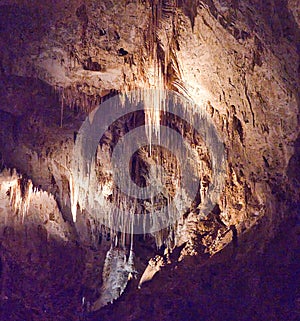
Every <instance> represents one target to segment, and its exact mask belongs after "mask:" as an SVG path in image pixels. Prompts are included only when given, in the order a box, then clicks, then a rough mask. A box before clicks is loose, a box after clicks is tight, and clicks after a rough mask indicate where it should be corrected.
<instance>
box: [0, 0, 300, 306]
mask: <svg viewBox="0 0 300 321" xmlns="http://www.w3.org/2000/svg"><path fill="white" fill-rule="evenodd" d="M299 28H300V27H299V1H292V0H291V1H290V0H289V1H285V0H282V1H280V0H272V1H269V3H268V5H267V4H266V3H265V2H262V1H233V0H226V1H223V0H222V1H221V0H214V1H210V0H205V1H188V0H182V1H175V0H174V1H173V0H170V1H169V0H168V1H161V0H156V1H139V0H136V1H114V0H107V1H106V0H105V1H100V2H99V1H84V2H82V1H77V0H76V1H72V2H68V3H56V4H53V3H51V2H50V3H42V2H38V3H32V2H30V1H28V2H27V1H25V2H24V1H14V2H11V1H4V2H3V3H2V4H1V7H0V46H1V53H0V82H1V89H0V94H1V105H0V123H1V128H0V132H1V135H0V142H1V147H0V152H1V158H0V161H1V162H0V165H1V167H2V166H3V165H4V164H5V165H6V166H8V167H11V168H14V167H15V168H17V169H18V170H19V171H20V172H21V173H23V174H27V175H28V177H30V179H31V180H32V182H33V185H34V186H39V188H40V189H42V190H44V191H45V192H42V191H39V192H36V195H39V196H38V197H40V198H41V200H40V201H39V202H40V203H44V202H45V203H47V202H50V203H51V204H52V205H51V206H53V208H55V213H56V214H57V215H59V217H60V220H59V224H58V227H57V228H61V229H62V230H63V231H68V233H70V236H69V238H68V240H69V241H70V240H71V241H70V242H71V243H72V242H77V243H78V244H80V246H82V247H83V248H84V250H83V251H84V252H85V254H86V257H85V260H86V265H87V266H86V268H85V269H83V270H82V271H84V273H83V274H84V277H83V279H82V286H83V287H84V288H85V290H86V294H85V295H84V304H83V306H84V309H86V310H89V307H87V303H86V301H90V302H94V301H96V299H99V296H100V293H102V294H103V293H104V294H105V295H104V296H105V298H107V297H109V298H110V299H116V298H117V295H115V292H114V293H113V294H112V293H109V291H108V292H105V291H106V290H107V289H106V288H105V284H104V285H103V284H102V283H103V282H102V281H101V279H102V278H103V279H105V278H104V277H103V275H104V274H105V273H101V272H102V269H103V265H104V262H105V257H106V253H110V252H108V251H109V248H110V243H114V242H115V235H113V234H110V232H109V231H108V230H107V229H102V227H101V226H99V225H98V224H97V222H95V220H93V218H91V217H90V216H89V215H88V214H87V213H86V212H85V211H83V212H82V213H81V214H80V215H78V220H77V222H76V224H74V222H73V220H72V214H71V203H72V200H71V191H72V181H71V176H72V175H71V174H72V169H71V161H72V148H73V146H74V141H75V140H76V135H77V132H78V130H79V128H80V126H81V124H82V122H83V120H84V119H85V117H86V115H87V114H88V113H89V112H90V111H91V110H94V108H95V107H96V106H98V105H99V103H100V102H102V101H104V100H105V99H108V98H109V97H111V96H113V95H115V94H116V93H117V92H122V91H130V90H133V89H136V88H142V89H143V88H156V87H160V86H163V87H164V88H167V89H170V90H174V91H176V92H178V93H179V94H181V95H183V96H184V97H186V98H188V99H189V100H191V101H193V102H196V104H198V105H200V106H201V107H203V109H205V110H206V111H207V114H208V115H209V116H210V117H211V118H212V120H213V122H214V125H215V127H216V129H217V131H218V133H219V135H220V137H221V138H222V140H223V141H224V145H225V149H226V153H227V165H226V166H227V167H226V174H225V188H224V191H223V193H222V194H221V197H220V199H219V201H218V202H217V204H215V207H214V208H213V210H212V211H211V213H209V215H208V216H206V217H205V218H203V217H201V215H199V200H198V203H197V204H196V205H195V206H194V208H193V209H192V210H190V211H189V212H188V213H186V214H185V215H184V216H183V217H182V218H181V219H180V220H179V221H178V224H177V227H176V229H174V230H172V231H171V234H172V242H169V238H168V235H170V233H169V232H170V231H163V232H162V234H161V235H160V236H161V237H160V238H159V242H156V243H157V244H159V246H161V248H160V249H156V246H155V244H154V243H155V242H154V240H153V238H151V237H149V238H148V237H146V238H145V240H142V239H139V238H138V237H136V238H135V239H134V244H135V247H136V248H135V249H134V250H135V254H136V262H135V264H136V267H135V268H136V269H137V270H138V272H139V273H140V274H142V273H143V271H144V270H146V271H145V274H144V277H142V279H141V281H140V282H141V283H143V282H144V280H148V279H152V277H153V275H154V273H156V271H157V270H159V269H160V267H159V268H157V266H156V265H155V267H154V268H153V266H152V265H151V264H150V265H149V266H148V267H147V266H146V262H147V261H149V260H150V262H152V261H151V257H155V255H156V254H157V255H160V256H159V257H161V258H162V261H164V262H165V261H166V260H168V261H170V264H163V265H162V266H164V267H162V271H164V269H166V270H167V271H169V269H171V268H173V267H174V266H173V265H172V264H177V262H178V261H182V264H181V265H180V266H184V264H185V262H189V260H190V258H189V257H190V256H196V257H197V258H199V260H200V262H201V264H202V263H203V262H204V261H206V260H207V258H208V257H211V256H213V255H214V254H216V253H218V252H220V251H221V250H223V249H224V248H225V247H226V246H228V244H230V246H232V247H234V249H236V248H238V244H239V239H240V238H243V237H244V235H247V233H251V231H253V230H254V229H258V235H257V236H253V238H256V240H253V241H250V242H248V246H247V247H244V248H243V253H240V256H246V255H247V253H248V252H251V249H252V250H253V248H256V249H257V250H259V251H260V253H263V251H264V249H265V248H266V247H267V246H268V244H269V240H270V239H272V238H273V237H274V236H275V235H276V233H277V230H278V227H279V226H280V224H281V223H282V222H284V221H285V220H289V219H290V218H291V217H295V216H296V215H297V211H298V209H299V202H300V200H299V193H298V190H299V184H300V178H299V175H298V172H299V171H298V163H299V146H298V145H299V130H300V129H299V101H300V96H299V85H300V84H299V79H300V77H299V71H300V69H299V52H300V51H299V50H300V47H299V43H300V31H299ZM152 116H153V119H152V120H153V121H154V122H155V115H152ZM152 116H151V117H152ZM151 117H150V118H151ZM138 118H139V116H137V117H136V119H134V120H131V122H130V121H128V120H127V121H124V123H121V122H119V123H118V124H117V125H116V129H112V130H111V131H110V132H109V133H108V134H107V137H105V139H104V140H105V142H106V144H107V146H110V145H111V143H112V142H113V141H116V140H117V138H118V137H119V136H120V135H121V134H122V133H123V132H125V131H126V130H125V127H126V126H127V127H128V128H127V129H132V128H133V127H134V125H135V124H137V123H138V124H139V121H140V120H139V119H138ZM176 126H177V127H176ZM175 127H176V128H178V127H179V126H178V124H177V125H175ZM193 143H195V142H193ZM195 145H197V144H195ZM196 147H198V151H197V152H199V155H200V154H201V153H202V154H201V155H202V156H203V159H204V158H206V159H207V154H208V153H207V151H206V150H203V149H201V148H202V147H201V148H200V144H199V145H198V146H195V148H196ZM203 148H204V147H203ZM146 154H147V153H146V152H145V153H144V155H146ZM154 154H155V153H154ZM141 155H143V154H142V153H141ZM141 155H139V158H138V160H137V162H140V163H138V164H140V165H139V166H140V167H142V166H144V167H146V165H145V164H147V162H150V161H149V159H148V158H147V157H146V156H145V157H144V158H143V157H142V156H141ZM166 156H168V155H167V154H165V157H166ZM166 158H167V157H166ZM170 159H171V158H170V157H169V160H170ZM206 163H207V164H209V160H208V161H207V162H206ZM141 164H142V165H141ZM102 165H104V166H105V164H100V166H102ZM210 170H211V169H210V168H209V166H207V167H205V169H203V168H202V172H203V173H202V174H203V175H202V177H203V179H202V182H201V184H202V187H201V188H202V189H201V193H202V194H201V196H202V198H203V196H204V194H205V188H206V187H207V185H208V184H209V177H210V174H211V172H210ZM140 179H141V178H140ZM15 180H17V178H16V177H15ZM141 180H142V179H141ZM105 182H107V186H108V185H109V183H110V182H109V180H107V181H105ZM73 183H74V182H73ZM1 186H3V185H1ZM22 186H23V185H18V189H14V192H13V193H11V194H10V201H11V205H13V207H14V210H15V212H16V211H19V212H20V213H21V214H22V215H21V216H22V217H23V221H24V218H26V217H27V213H28V206H29V205H28V204H29V203H27V201H23V197H22V195H23V194H24V193H23V192H22ZM33 190H34V189H33V187H32V186H30V187H28V191H33ZM26 191H27V189H26ZM46 192H48V193H50V194H51V195H50V194H47V193H46ZM26 193H27V192H26ZM4 194H5V193H4ZM4 194H3V200H4V199H5V202H8V196H5V195H4ZM34 195H35V194H34ZM46 195H49V196H46ZM26 199H27V200H28V202H30V199H29V198H26ZM31 201H32V200H31ZM40 203H38V204H40ZM73 205H74V204H73ZM5 206H6V205H5ZM74 207H75V209H76V208H77V203H76V204H75V205H74ZM10 213H13V212H10ZM47 213H48V212H47ZM48 214H49V213H48ZM11 215H13V214H11ZM43 215H46V213H42V212H41V213H39V211H38V210H37V211H36V212H35V213H34V217H36V218H37V219H38V220H41V221H44V219H45V217H44V216H43ZM62 218H63V220H62ZM25 221H26V220H25ZM50 221H51V220H50ZM18 222H19V223H20V224H21V223H22V219H21V220H20V221H18ZM5 224H6V223H3V226H4V225H5ZM4 230H5V229H3V233H4ZM46 230H47V227H46ZM5 231H6V232H5V233H8V232H7V229H6V230H5ZM5 233H4V234H5ZM59 233H62V234H63V233H64V232H62V231H61V232H59ZM123 240H124V242H125V243H126V244H127V245H128V244H129V243H130V237H127V236H126V237H123ZM166 240H168V242H166ZM156 241H157V239H156ZM72 244H73V243H72ZM165 246H167V247H169V250H170V252H172V253H170V255H169V254H168V257H166V256H164V254H163V252H164V247H165ZM89 247H91V248H92V250H91V249H89ZM7 249H8V251H9V245H8V247H7ZM120 251H121V252H120V253H122V255H120V257H122V258H121V259H120V260H123V258H124V257H123V254H124V253H126V255H127V254H128V253H127V252H126V250H125V249H122V250H120ZM122 251H124V253H123V252H122ZM127 251H128V249H127ZM234 251H235V250H234ZM237 251H238V250H237ZM94 253H97V255H96V256H97V258H95V255H94ZM113 253H114V252H113ZM168 253H169V252H168ZM124 255H125V254H124ZM116 256H118V255H116ZM118 257H119V256H118ZM6 260H10V259H7V258H6ZM122 262H123V261H122ZM124 262H125V263H126V260H125V261H124ZM124 262H123V263H124ZM159 262H160V261H159ZM123 263H122V264H123ZM125 263H124V264H125ZM198 263H199V262H198ZM124 264H123V265H124ZM187 264H189V263H187ZM96 265H99V269H100V270H99V271H97V273H94V269H96ZM115 265H116V264H115ZM125 265H126V264H125ZM176 266H177V265H176ZM109 268H110V267H108V268H107V269H106V270H109ZM153 269H154V270H153ZM5 270H7V268H5ZM132 270H133V268H132ZM130 271H131V270H130ZM127 272H128V271H127ZM127 272H126V273H127ZM126 273H125V274H126ZM128 273H129V272H128ZM128 273H127V274H128ZM162 273H163V272H162ZM165 273H168V272H165ZM106 274H108V275H106V281H104V283H105V282H106V283H107V284H111V283H112V282H111V279H110V278H112V275H113V274H110V273H106ZM127 274H126V277H127V276H128V275H127ZM91 275H93V276H91ZM96 277H97V279H98V281H95V282H94V284H93V285H92V284H91V281H90V280H89V278H90V279H91V280H94V279H95V278H96ZM126 277H125V279H126ZM99 279H100V281H99ZM134 282H135V283H134ZM138 282H139V280H136V281H133V284H135V285H136V286H137V285H138ZM125 283H126V284H127V279H126V282H125ZM125 283H124V282H123V281H122V291H120V292H123V290H124V288H123V285H124V284H125ZM150 283H151V282H149V283H148V284H150ZM153 283H155V278H154V281H153ZM168 284H169V283H168ZM154 287H155V285H154ZM135 288H136V287H135ZM145 288H147V286H146V285H145ZM103 289H105V290H103ZM129 289H130V290H129V291H131V292H130V294H129V296H130V295H134V294H131V293H135V291H136V289H133V287H132V288H130V284H129ZM141 291H143V288H142V289H141ZM125 295H126V294H125ZM137 295H138V294H137ZM82 297H83V296H82ZM82 297H81V299H82ZM110 299H107V300H106V299H103V298H102V299H101V298H100V299H99V300H100V301H99V300H98V301H96V302H97V304H96V306H103V305H104V304H105V302H108V301H110ZM101 300H102V301H101ZM103 300H104V301H105V302H104V301H103ZM79 301H80V300H79ZM99 302H100V303H99ZM79 305H80V304H79Z"/></svg>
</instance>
